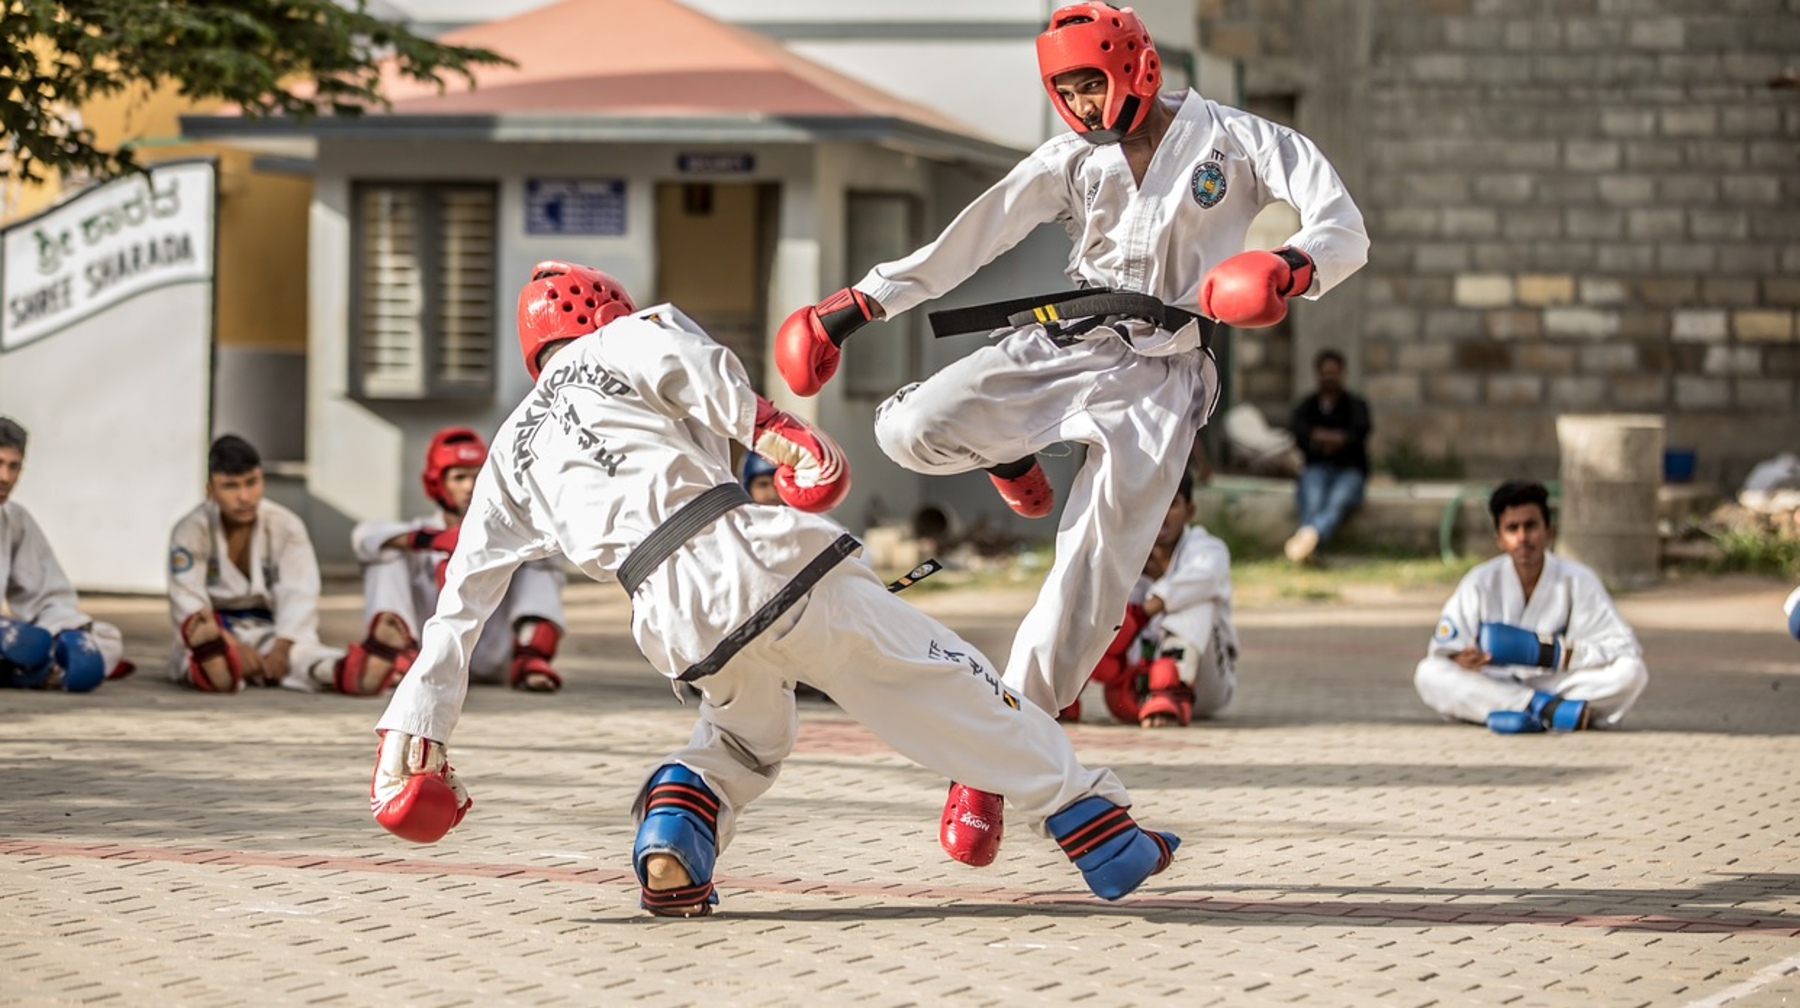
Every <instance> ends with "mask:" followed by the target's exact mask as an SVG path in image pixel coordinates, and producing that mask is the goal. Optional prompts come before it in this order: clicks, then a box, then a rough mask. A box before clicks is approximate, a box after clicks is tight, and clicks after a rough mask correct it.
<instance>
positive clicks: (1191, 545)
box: [1064, 475, 1238, 728]
mask: <svg viewBox="0 0 1800 1008" xmlns="http://www.w3.org/2000/svg"><path fill="white" fill-rule="evenodd" d="M1193 491H1194V478H1193V476H1191V475H1187V476H1183V477H1182V478H1181V487H1180V489H1179V490H1178V491H1177V492H1176V494H1175V499H1174V500H1173V501H1171V502H1170V503H1169V509H1168V511H1167V512H1166V513H1165V514H1164V516H1163V521H1162V527H1161V528H1160V529H1158V530H1157V533H1156V545H1155V546H1154V547H1152V548H1151V551H1150V559H1149V561H1148V562H1147V563H1145V565H1144V574H1143V577H1141V578H1139V579H1138V583H1137V585H1136V587H1134V588H1133V589H1132V593H1131V605H1130V606H1129V607H1128V608H1127V613H1126V617H1125V623H1124V625H1122V626H1121V627H1120V630H1119V635H1118V637H1116V638H1115V639H1114V644H1113V647H1112V648H1110V649H1109V650H1108V652H1107V657H1106V658H1104V659H1102V660H1101V662H1100V664H1099V666H1097V667H1096V668H1095V670H1094V678H1095V680H1096V681H1098V682H1100V683H1101V684H1102V685H1103V686H1104V688H1105V696H1106V706H1107V709H1108V710H1109V711H1111V712H1112V714H1113V716H1114V717H1116V718H1118V719H1119V720H1121V721H1125V722H1127V723H1136V724H1139V725H1141V726H1143V727H1145V728H1170V727H1177V726H1186V725H1187V724H1189V723H1190V722H1191V721H1192V720H1193V719H1195V718H1202V719H1204V718H1210V717H1213V716H1215V715H1217V714H1218V713H1219V712H1220V711H1222V710H1224V709H1225V706H1226V705H1227V704H1229V703H1230V702H1231V695H1232V692H1233V691H1234V690H1235V689H1236V688H1237V674H1236V665H1237V655H1238V637H1237V630H1236V629H1235V628H1234V627H1233V626H1232V623H1231V550H1230V548H1229V547H1227V546H1226V545H1225V542H1224V540H1221V539H1220V538H1219V537H1217V536H1215V535H1213V534H1212V533H1210V532H1208V531H1207V530H1206V527H1205V526H1203V525H1196V524H1193V518H1194V502H1193ZM1139 656H1145V657H1144V658H1140V657H1139ZM1075 715H1076V717H1078V716H1079V711H1076V712H1075ZM1064 718H1065V720H1074V719H1075V718H1071V717H1070V716H1069V712H1067V711H1065V712H1064Z"/></svg>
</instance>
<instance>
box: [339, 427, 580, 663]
mask: <svg viewBox="0 0 1800 1008" xmlns="http://www.w3.org/2000/svg"><path fill="white" fill-rule="evenodd" d="M486 461H487V443H486V442H484V441H482V440H481V435H480V434H477V433H475V432H474V431H472V430H470V429H469V428H467V427H446V428H444V429H443V430H440V431H438V432H437V433H436V434H434V435H432V438H431V444H430V445H429V446H428V447H427V448H426V449H425V471H424V474H423V476H422V479H423V481H424V483H425V495H426V496H427V497H429V498H431V500H432V502H433V503H435V504H437V506H438V513H437V514H436V515H433V516H431V517H429V518H418V519H414V520H413V521H366V522H361V523H359V524H358V525H357V526H356V528H355V529H354V530H353V531H352V532H351V533H350V545H351V547H352V548H353V549H355V551H356V558H357V559H358V560H360V561H362V565H363V617H364V620H365V621H366V622H367V624H368V627H369V630H368V636H367V637H366V638H364V639H363V640H362V641H361V642H360V643H357V644H352V645H351V646H350V653H349V654H348V655H346V656H345V657H344V662H343V664H342V666H340V667H339V670H338V688H339V689H340V690H342V691H343V692H345V693H355V694H361V695H369V694H374V693H381V692H383V691H385V690H387V689H388V687H390V686H392V685H393V684H394V683H396V682H399V681H400V677H401V676H403V675H405V674H406V670H407V668H408V667H410V666H411V665H412V661H413V658H414V657H415V656H416V655H417V654H418V651H419V629H420V627H422V626H423V625H424V623H425V620H426V618H428V617H429V616H430V615H431V614H432V612H433V611H435V610H436V609H437V598H438V591H439V589H440V588H442V586H443V573H444V567H445V565H446V564H447V563H448V562H449V559H450V553H451V552H452V551H454V550H455V549H456V539H457V535H458V533H459V532H460V531H461V528H462V519H463V514H464V511H465V509H466V508H467V507H468V506H469V496H470V494H472V493H473V492H474V490H475V474H476V473H478V472H480V471H481V466H482V463H484V462H486ZM563 580H564V579H563V572H562V568H561V567H560V566H558V565H557V563H556V562H555V561H553V560H540V561H537V562H535V563H528V564H525V565H524V566H522V567H520V568H519V570H518V573H516V574H514V575H513V579H512V585H511V587H509V588H508V589H507V591H506V598H505V599H504V600H502V601H501V603H500V609H499V611H498V612H496V613H495V617H496V618H495V619H492V620H490V621H489V622H488V625H487V627H486V629H484V630H483V631H482V634H481V639H480V640H478V641H476V643H475V652H474V654H473V656H472V657H471V658H470V665H469V672H470V675H471V676H472V677H473V678H474V679H476V680H477V681H482V682H505V683H506V684H507V685H509V686H512V687H514V688H515V689H523V690H530V691H532V692H536V693H553V692H555V691H556V690H558V689H561V688H562V677H561V676H560V675H558V674H557V673H556V670H555V669H553V668H551V667H550V660H551V659H552V658H555V657H556V646H557V644H558V643H559V642H560V641H561V640H562V634H563V607H562V588H563Z"/></svg>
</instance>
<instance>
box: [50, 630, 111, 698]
mask: <svg viewBox="0 0 1800 1008" xmlns="http://www.w3.org/2000/svg"><path fill="white" fill-rule="evenodd" d="M50 653H51V658H52V660H53V661H54V662H55V664H56V667H57V668H59V669H62V688H63V689H65V690H68V691H69V692H70V693H86V692H88V691H89V690H93V689H97V688H99V686H100V684H101V683H103V682H105V681H106V659H105V658H102V657H101V656H100V645H99V643H98V642H97V641H95V640H94V635H93V634H91V633H88V632H87V631H86V630H64V631H63V632H62V633H59V634H57V635H56V640H55V642H54V643H53V644H52V645H51V648H50Z"/></svg>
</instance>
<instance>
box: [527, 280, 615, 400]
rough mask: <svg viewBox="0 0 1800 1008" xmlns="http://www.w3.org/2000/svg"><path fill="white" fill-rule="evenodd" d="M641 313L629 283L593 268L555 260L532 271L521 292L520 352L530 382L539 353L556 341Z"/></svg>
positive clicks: (583, 334)
mask: <svg viewBox="0 0 1800 1008" xmlns="http://www.w3.org/2000/svg"><path fill="white" fill-rule="evenodd" d="M635 311H637V306H636V305H634V304H632V303H631V295H630V294H627V293H625V285H624V284H621V283H620V282H619V281H617V280H614V279H613V278H612V277H610V276H607V275H606V274H605V273H602V272H600V271H599V270H597V269H595V268H594V267H592V266H578V265H576V264H575V263H566V262H556V261H554V260H552V261H548V262H541V263H538V264H537V265H536V266H534V267H532V270H531V282H530V283H527V284H526V285H525V286H524V288H523V289H521V290H520V291H519V350H520V352H522V353H523V354H524V355H525V370H526V371H527V372H529V373H530V375H531V380H532V381H536V380H537V376H538V353H539V352H540V351H542V350H543V349H544V347H545V346H546V345H548V344H551V343H554V342H556V341H557V340H566V339H574V338H575V337H577V336H586V335H587V334H588V333H591V332H593V331H594V330H596V329H598V328H600V327H601V326H603V325H605V324H607V323H608V322H611V321H612V320H613V319H616V318H620V317H622V316H625V315H630V314H631V313H632V312H635Z"/></svg>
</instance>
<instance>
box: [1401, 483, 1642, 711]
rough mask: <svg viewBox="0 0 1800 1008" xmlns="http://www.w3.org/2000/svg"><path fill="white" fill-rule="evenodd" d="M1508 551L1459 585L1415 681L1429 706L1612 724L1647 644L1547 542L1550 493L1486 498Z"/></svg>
mask: <svg viewBox="0 0 1800 1008" xmlns="http://www.w3.org/2000/svg"><path fill="white" fill-rule="evenodd" d="M1488 512H1489V513H1490V514H1492V515H1493V517H1494V538H1495V540H1496V541H1497V542H1498V543H1499V545H1500V549H1501V551H1502V555H1500V556H1497V557H1495V558H1493V559H1492V560H1488V561H1486V562H1485V563H1482V564H1479V565H1477V566H1476V567H1475V569H1474V570H1471V571H1470V572H1469V573H1468V574H1467V575H1466V576H1465V577H1464V578H1463V579H1462V584H1460V585H1458V586H1457V589H1456V594H1454V595H1452V596H1450V601H1449V602H1448V603H1447V604H1445V606H1444V612H1443V615H1442V616H1440V617H1438V625H1437V632H1436V634H1434V635H1433V636H1432V638H1431V647H1430V649H1429V651H1428V652H1427V654H1426V657H1425V660H1424V661H1422V662H1420V663H1419V667H1418V670H1417V671H1416V672H1415V673H1414V676H1413V684H1414V685H1415V686H1416V687H1417V688H1418V691H1419V696H1420V697H1421V698H1422V699H1423V700H1424V701H1425V703H1426V705H1428V706H1429V707H1431V709H1432V710H1435V711H1437V712H1438V713H1439V714H1442V715H1444V716H1445V717H1447V718H1454V719H1457V720H1461V721H1470V722H1473V723H1475V724H1484V723H1485V724H1486V725H1487V726H1488V727H1489V728H1492V729H1493V730H1494V731H1496V732H1500V733H1502V734H1508V735H1511V734H1522V733H1530V732H1542V731H1546V730H1548V731H1574V730H1577V729H1581V728H1590V727H1594V728H1597V727H1613V726H1616V725H1617V724H1618V723H1619V722H1620V721H1621V720H1622V719H1623V718H1624V717H1625V712H1626V711H1628V710H1630V709H1631V705H1632V704H1633V703H1635V702H1636V701H1637V698H1638V694H1640V693H1642V692H1643V691H1644V684H1645V683H1646V682H1647V681H1648V680H1649V673H1648V672H1647V671H1646V670H1645V668H1644V659H1643V650H1642V649H1641V648H1640V647H1639V646H1638V640H1637V635H1636V634H1634V633H1632V630H1631V627H1630V626H1629V625H1627V624H1626V622H1625V619H1624V617H1622V616H1620V615H1619V610H1618V609H1617V608H1616V607H1614V605H1613V600H1612V597H1611V596H1610V595H1608V594H1607V593H1606V588H1605V586H1604V585H1602V584H1601V583H1600V578H1599V577H1598V576H1596V575H1595V574H1594V572H1593V571H1592V570H1590V569H1588V568H1587V567H1585V566H1583V565H1581V564H1579V563H1576V562H1575V561H1573V560H1568V559H1565V558H1563V557H1559V556H1557V555H1556V554H1554V553H1551V552H1550V542H1551V540H1552V538H1553V536H1554V532H1555V530H1554V528H1553V526H1552V525H1551V518H1550V495H1549V493H1548V492H1547V491H1546V490H1545V489H1544V486H1543V484H1541V483H1518V482H1514V483H1503V484H1501V485H1500V486H1499V487H1498V488H1496V489H1495V490H1494V492H1493V495H1492V496H1491V497H1490V498H1489V499H1488Z"/></svg>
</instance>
